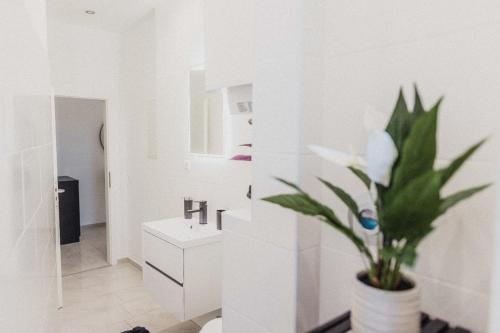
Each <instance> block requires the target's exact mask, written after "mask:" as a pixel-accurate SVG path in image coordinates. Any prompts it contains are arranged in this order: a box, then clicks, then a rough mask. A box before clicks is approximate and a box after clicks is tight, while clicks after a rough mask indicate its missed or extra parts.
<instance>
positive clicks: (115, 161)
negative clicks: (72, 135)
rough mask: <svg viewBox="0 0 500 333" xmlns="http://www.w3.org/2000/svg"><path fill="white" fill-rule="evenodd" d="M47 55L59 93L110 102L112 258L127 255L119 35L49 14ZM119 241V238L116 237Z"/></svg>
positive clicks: (59, 94) (125, 172)
mask: <svg viewBox="0 0 500 333" xmlns="http://www.w3.org/2000/svg"><path fill="white" fill-rule="evenodd" d="M48 22H49V29H48V40H49V43H48V45H49V57H50V65H51V76H52V82H53V85H54V90H55V94H56V95H58V96H65V97H81V98H93V99H103V100H106V108H107V113H106V117H107V119H106V124H107V131H106V132H107V138H108V147H107V148H108V149H107V153H108V163H109V164H108V170H109V171H110V172H111V178H112V179H111V181H112V183H111V185H112V187H111V188H110V189H109V191H108V194H109V200H108V205H109V207H108V208H109V220H110V221H108V222H111V223H110V224H109V232H110V236H111V238H112V239H111V261H112V262H114V261H116V260H117V259H119V258H122V257H126V256H127V253H126V249H125V244H123V242H121V241H120V240H121V239H123V238H124V237H125V232H126V226H125V222H124V221H125V220H126V216H127V201H126V200H127V194H126V192H127V164H126V163H123V161H124V160H126V156H127V146H126V145H124V144H123V143H124V142H126V140H127V139H126V131H125V117H124V116H123V111H122V109H121V106H120V98H119V84H120V83H119V44H120V41H119V40H120V35H119V34H117V33H112V32H107V31H104V30H97V29H88V28H83V27H80V26H73V25H68V24H62V23H59V22H57V21H55V20H54V19H53V18H51V17H49V18H48ZM114 240H116V241H114Z"/></svg>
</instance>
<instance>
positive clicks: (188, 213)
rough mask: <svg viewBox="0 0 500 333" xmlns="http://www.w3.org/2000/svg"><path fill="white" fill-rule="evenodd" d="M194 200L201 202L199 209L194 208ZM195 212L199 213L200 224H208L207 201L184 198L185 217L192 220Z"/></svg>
mask: <svg viewBox="0 0 500 333" xmlns="http://www.w3.org/2000/svg"><path fill="white" fill-rule="evenodd" d="M193 202H197V203H198V204H199V208H198V209H193ZM193 213H199V214H200V215H199V217H200V224H207V220H208V207H207V202H206V201H194V200H193V199H191V198H184V218H185V219H186V220H190V219H192V218H193Z"/></svg>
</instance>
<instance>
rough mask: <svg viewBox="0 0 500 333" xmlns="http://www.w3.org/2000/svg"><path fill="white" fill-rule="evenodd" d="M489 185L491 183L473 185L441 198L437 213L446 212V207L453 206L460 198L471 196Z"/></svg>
mask: <svg viewBox="0 0 500 333" xmlns="http://www.w3.org/2000/svg"><path fill="white" fill-rule="evenodd" d="M490 186H491V184H487V185H482V186H477V187H473V188H470V189H468V190H464V191H460V192H457V193H455V194H453V195H451V196H449V197H447V198H444V199H443V200H441V204H440V205H439V215H442V214H444V213H446V211H447V210H448V209H450V208H451V207H453V206H455V205H456V204H458V203H459V202H461V201H462V200H465V199H467V198H469V197H471V196H473V195H474V194H476V193H479V192H481V191H483V190H485V189H487V188H488V187H490Z"/></svg>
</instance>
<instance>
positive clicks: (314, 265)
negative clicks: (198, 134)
mask: <svg viewBox="0 0 500 333" xmlns="http://www.w3.org/2000/svg"><path fill="white" fill-rule="evenodd" d="M322 5H323V2H322V1H319V2H314V3H311V1H305V0H304V1H303V0H293V1H290V0H275V1H256V4H255V20H256V21H255V29H256V30H255V31H256V35H255V58H256V72H255V81H254V142H255V144H254V161H253V200H252V218H251V222H250V223H247V225H242V226H240V227H234V228H232V227H231V226H229V227H228V228H229V230H226V232H225V242H226V243H225V246H226V253H232V256H231V258H232V260H229V261H226V262H225V264H226V265H225V267H224V269H225V280H224V298H223V317H224V321H223V325H224V331H225V332H229V333H231V332H275V333H280V332H302V331H305V330H307V329H309V328H311V327H312V326H314V325H315V324H317V320H318V314H319V307H318V304H319V303H318V285H319V281H318V280H319V267H318V255H319V240H320V237H319V236H320V233H319V231H320V230H319V225H318V224H317V223H316V222H314V221H308V220H305V219H303V218H302V217H299V216H297V215H296V214H294V213H291V212H290V211H286V210H283V209H280V208H277V207H276V206H272V205H270V204H268V203H265V202H263V201H261V200H260V199H261V198H262V197H265V196H268V195H272V194H276V193H280V192H285V191H289V189H288V188H286V187H284V186H283V185H281V184H279V183H278V182H277V181H275V180H274V179H273V176H280V177H283V178H286V179H288V180H290V181H295V182H299V183H300V184H301V185H302V186H305V187H306V188H312V187H311V185H312V183H311V174H314V173H315V170H316V171H318V172H319V169H318V168H317V167H316V165H317V164H316V163H315V158H314V157H313V156H311V154H310V153H309V152H308V150H307V148H306V147H305V145H306V144H307V143H308V142H314V141H317V140H320V136H321V131H317V130H316V129H317V128H318V126H319V124H320V120H321V113H322V112H321V111H322V103H321V98H319V97H320V96H321V82H322V81H321V70H322V67H321V63H322V48H321V42H322V38H321V36H322V35H321V34H322V20H321V17H322V16H321V12H322Z"/></svg>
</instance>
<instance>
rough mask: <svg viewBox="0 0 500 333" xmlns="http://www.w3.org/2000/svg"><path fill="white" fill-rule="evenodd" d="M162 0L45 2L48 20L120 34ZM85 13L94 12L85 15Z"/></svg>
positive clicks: (66, 0)
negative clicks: (93, 13)
mask: <svg viewBox="0 0 500 333" xmlns="http://www.w3.org/2000/svg"><path fill="white" fill-rule="evenodd" d="M160 1H161V0H47V15H48V19H49V21H52V20H54V21H57V22H64V23H69V24H74V25H80V26H85V27H88V28H95V29H104V30H108V31H114V32H122V31H124V30H125V29H127V28H128V27H129V26H130V25H131V24H133V23H134V22H136V21H137V20H138V19H140V18H141V17H143V16H144V15H146V14H147V13H148V12H149V11H150V10H151V9H153V8H154V6H155V5H156V4H157V3H158V2H160ZM86 10H94V11H95V12H96V13H95V15H88V14H86V13H85V11H86Z"/></svg>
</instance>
